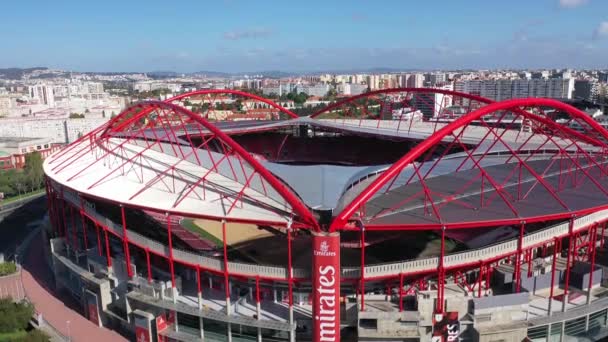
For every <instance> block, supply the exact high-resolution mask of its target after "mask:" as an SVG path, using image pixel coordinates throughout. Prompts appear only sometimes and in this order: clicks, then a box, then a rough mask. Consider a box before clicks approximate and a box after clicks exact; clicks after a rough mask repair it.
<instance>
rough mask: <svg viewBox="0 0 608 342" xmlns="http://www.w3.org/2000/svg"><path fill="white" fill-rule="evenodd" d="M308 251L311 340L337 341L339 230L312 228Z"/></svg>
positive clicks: (315, 341)
mask: <svg viewBox="0 0 608 342" xmlns="http://www.w3.org/2000/svg"><path fill="white" fill-rule="evenodd" d="M312 252H313V253H312V255H313V258H312V277H313V279H312V288H313V305H312V312H313V315H312V324H313V329H312V330H313V335H312V340H313V341H314V342H321V341H340V233H338V232H333V233H326V232H317V231H313V232H312ZM355 288H356V289H357V290H359V287H355Z"/></svg>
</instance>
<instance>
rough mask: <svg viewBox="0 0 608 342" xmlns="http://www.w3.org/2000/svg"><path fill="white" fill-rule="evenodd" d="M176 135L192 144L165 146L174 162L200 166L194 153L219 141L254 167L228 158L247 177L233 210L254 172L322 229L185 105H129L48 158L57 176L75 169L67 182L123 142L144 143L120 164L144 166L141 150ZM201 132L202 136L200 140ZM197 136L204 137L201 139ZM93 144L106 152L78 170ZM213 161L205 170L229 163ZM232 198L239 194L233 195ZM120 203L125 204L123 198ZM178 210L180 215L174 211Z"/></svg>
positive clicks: (163, 173) (302, 219)
mask: <svg viewBox="0 0 608 342" xmlns="http://www.w3.org/2000/svg"><path fill="white" fill-rule="evenodd" d="M121 120H122V121H121ZM186 121H188V125H189V126H188V127H186V126H187V125H186ZM193 124H194V125H193ZM112 125H114V126H112ZM193 126H194V127H193ZM193 132H194V133H193ZM178 136H179V137H180V138H179V139H181V140H180V141H181V142H182V143H183V142H184V141H185V142H187V143H188V144H187V145H186V146H185V147H184V148H183V149H182V147H180V146H184V145H180V144H175V145H176V146H173V145H171V149H167V147H165V151H164V153H166V154H169V155H172V156H174V157H177V158H179V161H178V162H177V163H175V164H178V163H179V162H181V161H183V160H186V158H190V159H196V161H194V162H195V163H197V162H198V163H199V165H201V163H203V162H202V161H201V160H200V159H199V157H198V156H197V155H196V153H195V151H197V150H199V149H201V148H205V147H210V146H213V144H215V146H216V148H218V149H220V151H221V152H222V153H223V154H224V155H226V156H229V155H230V156H234V157H236V158H237V159H238V160H239V162H241V161H243V162H245V163H246V164H248V165H249V166H250V167H251V168H252V169H253V171H254V172H252V173H251V174H246V171H245V169H244V168H243V165H242V164H241V165H232V163H231V162H230V161H229V160H228V161H227V162H228V163H229V164H230V165H229V166H230V169H231V171H232V174H234V179H236V178H238V179H239V180H240V181H245V184H244V187H243V189H242V190H241V192H240V193H239V194H237V195H236V198H235V199H234V202H233V204H232V206H231V209H232V207H234V206H235V205H236V202H237V200H239V198H241V200H242V196H243V192H244V191H245V188H246V187H247V186H250V182H253V181H252V179H254V176H255V175H256V174H257V175H259V176H260V177H261V182H262V187H263V190H264V191H266V189H267V188H266V187H265V185H264V183H266V184H268V186H270V187H271V188H272V189H274V190H275V191H276V192H277V193H278V194H279V195H280V196H281V197H282V198H283V200H285V201H286V202H287V203H288V204H289V206H290V207H291V208H292V210H293V213H294V214H295V215H297V216H298V218H299V220H298V221H299V223H300V224H303V225H305V226H307V228H310V229H313V230H317V229H318V224H317V221H316V219H315V218H314V216H313V214H312V213H311V211H310V210H309V209H308V208H307V207H306V205H305V204H304V203H303V202H302V201H301V200H300V199H299V198H298V197H297V196H296V195H295V194H294V193H292V192H291V191H290V190H289V189H288V188H287V187H286V186H285V185H284V184H283V183H281V182H280V181H279V180H278V179H277V178H276V177H275V176H274V175H273V174H272V173H270V172H269V171H268V170H267V169H266V168H265V167H264V166H263V165H261V164H260V163H259V162H258V161H257V160H256V159H255V158H253V157H252V156H251V155H250V154H249V153H248V152H247V151H246V150H245V149H243V147H241V146H240V145H239V144H238V143H236V142H235V141H234V140H233V139H232V138H230V137H229V136H228V135H227V134H226V133H224V132H222V130H221V129H219V128H218V127H216V126H215V125H213V124H212V123H210V122H209V121H207V120H206V119H204V118H203V117H201V116H200V115H197V114H196V113H193V112H192V111H190V110H188V109H186V108H183V107H180V106H177V105H175V104H171V103H168V102H163V101H148V102H142V103H139V104H136V105H134V106H132V107H129V108H127V109H125V110H124V111H123V112H122V113H121V114H120V115H118V116H117V117H116V118H114V119H113V120H112V121H110V122H108V123H107V124H106V125H104V126H102V127H100V128H99V129H96V130H94V131H92V132H91V134H89V135H86V136H83V137H82V138H80V139H79V140H77V141H75V142H74V143H72V146H69V147H67V148H66V149H65V151H63V152H62V153H60V154H58V155H57V156H53V157H52V158H53V159H52V160H51V161H49V165H50V166H51V168H52V171H53V173H55V174H59V173H62V172H70V171H71V172H72V174H70V175H69V177H68V178H67V181H66V182H68V183H69V182H70V181H71V180H73V179H75V178H77V177H81V176H82V175H83V174H86V173H85V172H86V171H87V170H88V169H89V168H90V167H92V166H94V164H98V163H100V161H103V160H104V158H106V157H108V156H115V155H121V153H122V152H121V150H122V149H123V146H124V145H125V144H126V143H128V142H131V143H135V144H139V146H142V147H143V150H142V151H141V152H139V153H138V154H137V155H135V156H133V157H131V158H128V156H125V157H123V159H125V161H124V162H123V164H122V165H120V167H119V168H122V169H125V168H126V169H127V170H130V168H133V167H143V165H138V166H135V165H136V164H137V163H136V159H137V157H138V156H141V155H142V154H143V152H145V151H148V150H151V149H152V148H156V149H159V148H160V150H161V151H162V146H161V143H162V142H163V141H177V139H178ZM202 136H204V138H202V139H200V137H202ZM112 138H121V139H123V142H122V143H120V144H116V145H115V146H111V144H108V142H109V141H110V139H112ZM196 139H200V140H198V142H197V140H196ZM93 148H100V149H101V150H103V151H104V153H102V154H99V155H97V156H96V157H95V159H94V160H93V161H92V162H90V163H89V164H87V165H85V166H84V167H81V168H78V169H74V163H75V162H76V160H78V159H79V158H80V157H82V156H84V155H86V154H87V152H88V151H90V150H92V149H93ZM187 148H189V150H190V151H188V150H187ZM184 150H186V151H184ZM68 151H71V152H72V153H71V154H70V155H67V153H68ZM210 160H211V163H212V164H210V165H206V168H207V169H209V172H208V173H210V172H212V171H213V170H215V171H216V172H218V168H219V165H220V163H226V160H227V159H226V157H224V158H222V159H221V160H219V161H218V160H214V159H213V157H212V156H211V155H210ZM140 164H141V162H140ZM175 164H174V165H170V166H169V167H167V169H165V170H155V172H156V171H157V175H156V176H155V177H154V179H151V180H149V181H148V182H145V183H146V184H145V185H144V186H143V187H142V188H141V189H140V191H138V192H137V193H135V194H133V195H132V196H131V197H130V198H129V199H133V198H135V197H137V196H139V195H140V194H141V193H142V192H145V191H146V190H147V189H149V188H150V187H151V186H152V185H153V184H157V183H159V182H163V183H164V180H163V179H164V178H167V177H170V174H172V172H174V171H175V169H176V165H175ZM116 170H117V169H116V168H114V169H112V170H111V171H110V172H109V173H107V174H105V175H99V177H96V178H95V179H93V180H91V183H92V184H91V185H90V186H89V187H88V189H91V188H93V187H95V186H97V185H98V184H100V183H101V182H103V181H104V180H106V179H108V177H110V176H111V175H112V174H114V175H115V174H116V173H115V172H116ZM240 170H242V174H241V173H240ZM142 172H143V171H142ZM237 175H238V176H237ZM141 178H142V183H144V179H143V173H142V177H141ZM201 181H202V182H203V184H204V177H203V178H201V179H199V181H197V182H196V183H195V184H194V185H191V186H189V188H188V189H186V188H185V189H184V192H186V191H187V193H186V194H185V195H183V198H185V197H186V196H187V195H188V194H189V193H191V192H192V191H194V187H196V186H200V184H201V183H200V182H201ZM68 186H69V185H68ZM197 196H198V195H197ZM233 197H235V196H234V195H233ZM116 202H119V203H121V201H120V200H118V201H116ZM176 205H177V204H176ZM176 214H182V213H177V212H176Z"/></svg>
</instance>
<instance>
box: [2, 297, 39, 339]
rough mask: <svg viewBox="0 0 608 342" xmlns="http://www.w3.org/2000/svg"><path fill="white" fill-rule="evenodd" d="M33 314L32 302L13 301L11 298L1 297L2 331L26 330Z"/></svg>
mask: <svg viewBox="0 0 608 342" xmlns="http://www.w3.org/2000/svg"><path fill="white" fill-rule="evenodd" d="M33 314H34V306H33V305H32V304H29V303H25V302H21V303H13V300H12V299H11V298H2V299H0V333H10V332H14V331H18V330H25V329H26V328H27V326H28V324H29V321H30V318H31V317H32V315H33Z"/></svg>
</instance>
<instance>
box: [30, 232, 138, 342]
mask: <svg viewBox="0 0 608 342" xmlns="http://www.w3.org/2000/svg"><path fill="white" fill-rule="evenodd" d="M42 247H43V246H42V241H41V239H40V234H37V235H36V237H35V238H34V240H33V241H32V243H31V245H30V248H28V250H27V253H26V255H25V258H24V263H23V264H24V265H23V270H22V272H21V279H22V282H23V287H24V288H25V294H26V295H27V297H28V299H29V300H30V301H31V302H32V303H33V304H34V306H35V307H36V311H37V312H38V313H40V314H42V317H43V319H44V320H45V321H46V322H47V323H48V324H50V325H52V326H53V327H54V328H55V329H56V330H58V331H59V333H61V334H62V335H64V336H66V337H69V338H70V339H71V341H77V342H78V341H83V342H89V341H90V342H95V341H99V342H109V341H127V339H125V338H124V337H122V336H121V335H119V334H118V333H116V332H114V331H111V330H108V329H105V328H99V327H97V326H96V325H95V324H93V323H91V322H90V321H89V320H87V319H86V318H85V317H84V316H81V315H80V314H79V313H78V312H76V311H74V310H72V309H70V308H69V307H67V306H66V305H65V304H64V303H63V302H62V301H61V300H59V299H58V298H57V297H56V295H57V294H56V293H55V291H53V290H51V289H52V288H54V284H53V283H52V281H53V280H52V279H53V278H52V275H51V270H50V269H49V268H48V267H47V265H46V263H45V260H44V258H45V257H46V256H45V255H44V251H43V248H42ZM68 322H69V323H68ZM68 329H69V331H68Z"/></svg>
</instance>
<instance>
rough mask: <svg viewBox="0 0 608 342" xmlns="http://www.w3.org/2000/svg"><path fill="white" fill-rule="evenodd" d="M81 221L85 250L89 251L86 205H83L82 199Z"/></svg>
mask: <svg viewBox="0 0 608 342" xmlns="http://www.w3.org/2000/svg"><path fill="white" fill-rule="evenodd" d="M80 221H81V224H82V236H83V242H84V249H85V250H87V249H89V243H88V241H87V224H86V221H85V219H84V205H83V200H82V198H81V199H80Z"/></svg>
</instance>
